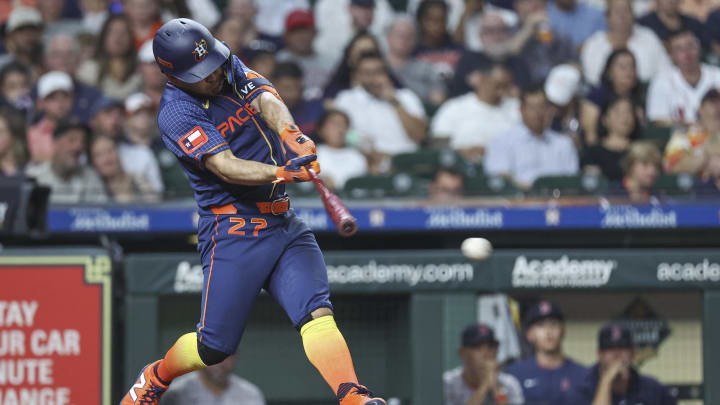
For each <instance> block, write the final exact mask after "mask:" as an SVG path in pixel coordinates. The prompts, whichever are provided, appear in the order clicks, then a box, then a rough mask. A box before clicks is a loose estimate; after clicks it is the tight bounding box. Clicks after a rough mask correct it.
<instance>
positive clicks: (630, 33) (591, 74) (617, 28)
mask: <svg viewBox="0 0 720 405" xmlns="http://www.w3.org/2000/svg"><path fill="white" fill-rule="evenodd" d="M634 21H635V20H634V17H633V12H632V4H631V3H630V0H609V1H608V9H607V26H608V29H607V31H599V32H596V33H595V34H594V35H593V36H591V37H590V38H588V39H587V41H585V44H584V45H583V47H582V52H581V54H580V62H581V63H582V68H583V75H584V76H585V80H586V81H587V82H588V83H590V84H592V85H593V86H597V85H599V84H600V79H601V78H600V76H601V75H602V70H603V67H604V66H605V60H606V59H607V58H608V56H610V53H612V51H613V49H620V48H628V49H629V50H630V51H631V52H632V53H633V55H635V60H636V61H637V71H638V77H639V78H640V81H643V82H646V81H648V80H650V79H652V78H653V77H654V76H655V75H656V74H657V73H658V72H661V71H662V70H663V69H664V68H665V67H667V66H668V65H670V59H669V58H668V55H667V53H666V52H665V48H664V47H663V45H662V43H661V42H660V40H659V39H658V37H657V36H656V35H655V33H653V32H652V30H650V29H649V28H646V27H643V26H640V25H636V24H635V23H634Z"/></svg>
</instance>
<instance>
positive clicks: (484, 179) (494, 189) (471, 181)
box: [465, 171, 521, 196]
mask: <svg viewBox="0 0 720 405" xmlns="http://www.w3.org/2000/svg"><path fill="white" fill-rule="evenodd" d="M480 173H482V171H480ZM465 194H466V195H468V196H482V195H485V196H500V195H518V194H521V191H520V190H519V189H518V188H517V187H515V185H514V184H513V183H512V182H511V181H509V180H507V179H505V178H503V177H488V176H485V175H483V174H477V175H475V176H471V177H467V178H466V179H465Z"/></svg>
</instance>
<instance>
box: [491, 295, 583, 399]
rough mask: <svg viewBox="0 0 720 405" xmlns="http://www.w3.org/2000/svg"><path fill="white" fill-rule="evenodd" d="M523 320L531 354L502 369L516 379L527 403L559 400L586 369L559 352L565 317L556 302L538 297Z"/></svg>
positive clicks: (567, 392) (576, 383)
mask: <svg viewBox="0 0 720 405" xmlns="http://www.w3.org/2000/svg"><path fill="white" fill-rule="evenodd" d="M523 324H524V325H523V327H524V329H525V338H526V339H527V341H528V343H530V345H531V346H532V347H533V350H534V356H531V357H528V358H527V359H524V360H520V361H517V362H515V363H513V364H512V365H510V366H509V367H508V368H507V369H506V370H505V372H506V373H508V374H510V375H512V376H514V377H515V378H517V379H518V381H520V385H521V386H522V388H523V394H524V395H525V403H526V404H527V405H554V404H562V403H563V402H564V398H565V397H566V396H567V395H568V394H569V392H570V389H571V388H572V387H574V386H577V385H579V384H581V383H582V381H583V377H584V376H585V374H586V373H587V370H586V369H585V367H583V366H581V365H580V364H578V363H576V362H574V361H573V360H571V359H569V358H567V357H566V356H565V354H564V353H563V350H562V342H563V339H564V338H565V317H564V316H563V313H562V311H560V308H558V307H557V306H556V305H554V304H553V303H551V302H550V301H546V300H542V301H539V302H537V303H536V304H535V305H533V306H532V307H530V309H529V310H528V311H527V314H526V315H525V318H524V322H523Z"/></svg>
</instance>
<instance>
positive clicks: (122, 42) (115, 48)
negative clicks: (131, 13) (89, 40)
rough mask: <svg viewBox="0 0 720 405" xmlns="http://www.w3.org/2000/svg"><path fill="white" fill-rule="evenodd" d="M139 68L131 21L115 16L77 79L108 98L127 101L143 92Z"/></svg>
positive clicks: (110, 20)
mask: <svg viewBox="0 0 720 405" xmlns="http://www.w3.org/2000/svg"><path fill="white" fill-rule="evenodd" d="M133 1H135V0H133ZM142 1H144V0H142ZM136 68H137V56H136V53H135V47H134V45H133V33H132V29H131V23H130V19H129V18H128V17H127V16H125V15H124V14H113V15H111V16H110V17H108V19H107V20H106V21H105V25H103V28H102V30H101V31H100V36H99V37H98V40H97V43H96V48H95V55H94V56H93V59H91V60H88V61H85V62H84V63H83V64H82V65H81V66H80V68H79V69H78V72H77V78H78V80H80V81H82V82H83V83H85V84H87V85H90V86H94V87H97V88H98V89H100V91H102V93H103V94H104V95H105V96H107V97H112V98H117V99H125V97H127V96H129V95H130V94H132V93H134V92H136V91H138V89H140V85H141V81H142V79H141V77H140V75H139V74H138V73H137V70H136Z"/></svg>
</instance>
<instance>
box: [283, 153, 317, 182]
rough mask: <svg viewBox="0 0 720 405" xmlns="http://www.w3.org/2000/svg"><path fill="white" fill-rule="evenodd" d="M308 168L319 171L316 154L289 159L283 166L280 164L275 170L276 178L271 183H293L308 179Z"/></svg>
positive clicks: (309, 178) (310, 178)
mask: <svg viewBox="0 0 720 405" xmlns="http://www.w3.org/2000/svg"><path fill="white" fill-rule="evenodd" d="M310 170H313V173H320V163H318V162H317V155H305V156H300V157H296V158H295V159H290V160H288V161H287V163H286V164H285V166H280V167H278V168H277V170H276V172H275V176H276V177H277V179H275V181H273V183H294V182H300V181H310V180H312V177H311V176H310Z"/></svg>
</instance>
